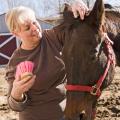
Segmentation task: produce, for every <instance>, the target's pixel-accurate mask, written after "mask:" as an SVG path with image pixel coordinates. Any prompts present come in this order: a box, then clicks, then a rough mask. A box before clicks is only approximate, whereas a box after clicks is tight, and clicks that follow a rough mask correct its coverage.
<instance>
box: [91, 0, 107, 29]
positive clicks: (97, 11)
mask: <svg viewBox="0 0 120 120" xmlns="http://www.w3.org/2000/svg"><path fill="white" fill-rule="evenodd" d="M104 14H105V11H104V3H103V0H96V2H95V5H94V7H93V9H92V11H91V13H90V15H89V18H90V24H92V25H94V26H95V27H97V29H99V28H100V27H101V25H103V23H104V16H105V15H104Z"/></svg>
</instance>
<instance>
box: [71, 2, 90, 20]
mask: <svg viewBox="0 0 120 120" xmlns="http://www.w3.org/2000/svg"><path fill="white" fill-rule="evenodd" d="M71 7H72V12H73V15H74V17H75V18H77V17H78V16H80V19H81V20H84V16H85V14H86V13H87V12H88V11H89V9H88V7H87V6H86V5H85V3H84V2H82V0H81V1H80V2H77V1H76V2H74V3H73V4H72V5H71Z"/></svg>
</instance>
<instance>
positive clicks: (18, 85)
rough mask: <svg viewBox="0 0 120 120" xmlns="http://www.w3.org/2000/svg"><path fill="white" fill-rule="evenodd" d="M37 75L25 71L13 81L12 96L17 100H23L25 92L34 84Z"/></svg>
mask: <svg viewBox="0 0 120 120" xmlns="http://www.w3.org/2000/svg"><path fill="white" fill-rule="evenodd" d="M35 78H36V76H35V75H33V74H32V73H29V72H25V73H23V74H22V75H21V76H19V77H18V78H16V79H15V80H14V82H13V88H12V91H11V96H12V97H13V98H14V99H15V100H17V101H22V100H23V94H24V93H25V92H27V91H28V90H29V89H30V88H31V87H32V86H33V84H34V82H35Z"/></svg>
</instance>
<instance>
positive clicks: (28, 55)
mask: <svg viewBox="0 0 120 120" xmlns="http://www.w3.org/2000/svg"><path fill="white" fill-rule="evenodd" d="M56 32H57V31H55V30H54V29H52V30H45V31H44V32H43V37H42V39H41V42H40V44H39V45H38V46H37V47H36V48H35V49H33V50H23V49H21V48H18V49H17V50H15V52H14V54H13V55H12V57H11V59H10V61H9V64H8V66H7V72H6V80H7V82H8V83H9V92H8V104H9V106H10V108H11V109H13V110H14V111H18V112H19V120H60V119H61V118H62V116H63V111H62V109H61V107H60V105H59V103H60V102H61V101H62V100H63V99H64V98H65V92H64V90H63V89H62V90H61V89H59V88H58V86H59V85H60V84H63V81H64V77H65V71H64V63H63V61H62V60H61V55H60V51H61V50H62V47H63V41H62V40H63V38H62V34H61V35H60V34H57V33H56ZM25 60H30V61H33V62H34V64H35V69H34V74H36V76H37V77H36V81H35V84H34V85H33V86H32V88H31V89H30V90H29V91H28V92H27V93H26V99H25V101H23V102H17V101H15V100H14V99H13V98H12V97H11V96H10V93H11V89H12V84H13V81H14V79H15V77H14V76H15V70H16V65H17V64H19V63H20V62H22V61H25Z"/></svg>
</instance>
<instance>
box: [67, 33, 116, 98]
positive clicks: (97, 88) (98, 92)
mask: <svg viewBox="0 0 120 120" xmlns="http://www.w3.org/2000/svg"><path fill="white" fill-rule="evenodd" d="M104 37H105V43H106V47H107V50H108V61H107V67H106V69H105V71H104V74H103V75H101V76H100V78H99V80H98V82H97V83H96V84H95V85H94V86H92V87H91V86H83V85H66V89H67V90H69V91H83V92H90V93H91V94H92V95H97V96H100V95H101V90H100V87H101V85H102V83H103V81H104V79H105V77H106V75H107V73H108V70H109V68H110V64H114V65H115V58H114V55H113V51H112V48H111V44H113V42H112V41H111V40H110V39H109V37H108V36H107V34H106V33H104Z"/></svg>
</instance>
